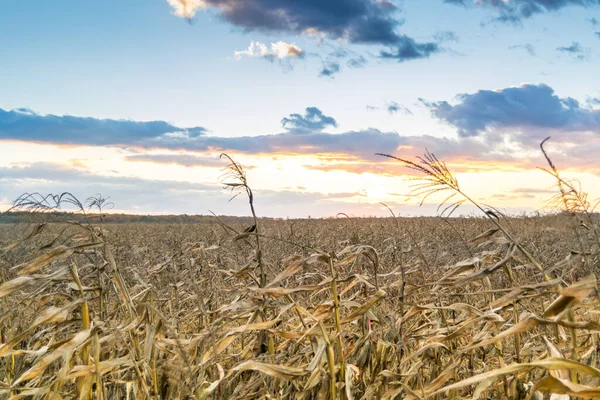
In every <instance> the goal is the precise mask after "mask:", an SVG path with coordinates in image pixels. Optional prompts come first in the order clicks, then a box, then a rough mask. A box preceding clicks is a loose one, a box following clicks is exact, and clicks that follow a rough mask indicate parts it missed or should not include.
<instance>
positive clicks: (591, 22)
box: [588, 18, 600, 26]
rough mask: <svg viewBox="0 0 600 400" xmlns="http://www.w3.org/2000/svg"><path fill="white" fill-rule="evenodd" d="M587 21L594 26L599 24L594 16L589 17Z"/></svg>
mask: <svg viewBox="0 0 600 400" xmlns="http://www.w3.org/2000/svg"><path fill="white" fill-rule="evenodd" d="M588 22H589V23H590V24H592V25H594V26H598V25H600V21H598V20H597V19H596V18H589V19H588Z"/></svg>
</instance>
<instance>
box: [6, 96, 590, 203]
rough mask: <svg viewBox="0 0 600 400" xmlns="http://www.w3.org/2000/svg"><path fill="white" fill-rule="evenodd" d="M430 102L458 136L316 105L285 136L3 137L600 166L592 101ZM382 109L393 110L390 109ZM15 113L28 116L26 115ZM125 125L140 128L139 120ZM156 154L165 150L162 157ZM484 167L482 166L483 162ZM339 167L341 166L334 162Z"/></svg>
mask: <svg viewBox="0 0 600 400" xmlns="http://www.w3.org/2000/svg"><path fill="white" fill-rule="evenodd" d="M424 104H425V105H426V106H427V107H428V108H429V109H430V112H431V113H432V115H433V116H434V117H436V118H438V119H439V120H441V121H443V122H445V123H447V124H449V125H451V126H454V127H455V128H457V130H458V132H459V137H457V138H443V137H435V136H428V135H400V134H399V133H397V132H383V131H380V130H377V129H372V128H370V129H364V130H358V131H346V132H342V133H336V134H332V133H326V132H323V130H324V129H326V128H328V127H334V126H337V121H336V120H335V119H334V118H332V117H330V116H327V115H325V114H324V113H323V112H322V111H321V110H319V109H318V108H316V107H309V108H308V109H307V110H306V111H305V112H304V113H303V114H291V115H289V116H288V117H286V118H284V119H283V120H282V124H283V125H284V128H285V129H286V130H287V131H286V132H284V133H275V134H267V135H258V136H244V137H219V136H209V135H208V134H202V135H198V136H195V137H190V135H187V134H180V133H177V134H161V133H156V134H154V135H160V136H158V137H157V138H154V136H152V137H150V138H147V136H143V137H142V138H139V137H137V136H134V135H132V134H131V132H129V131H127V129H125V128H128V127H129V126H130V125H128V124H126V125H124V126H121V125H119V127H120V128H121V130H120V131H118V132H116V131H111V132H110V135H107V134H106V133H105V132H103V131H102V129H100V128H101V126H102V125H101V123H102V121H104V120H94V119H93V118H80V119H77V121H78V122H80V127H79V128H80V129H78V130H66V131H64V132H63V131H61V134H60V135H54V134H48V133H46V132H54V131H56V127H55V125H56V121H55V119H56V117H55V116H39V115H37V114H31V115H33V116H35V117H36V118H35V119H34V122H35V124H32V123H31V121H30V120H29V119H27V118H25V119H19V120H18V122H19V123H17V124H16V125H15V124H12V125H10V129H6V128H7V127H6V125H5V123H4V120H2V119H0V140H2V139H4V140H15V141H24V142H42V143H52V144H57V145H62V144H68V145H82V146H84V145H99V146H112V147H120V148H130V149H132V148H134V149H136V151H137V152H138V153H137V154H134V155H130V157H129V158H126V159H125V160H124V161H129V162H134V161H138V162H141V161H145V162H154V163H159V164H161V163H162V164H177V165H183V166H190V167H192V166H206V167H216V166H217V165H218V164H217V163H216V161H215V159H214V157H213V156H214V155H216V154H219V153H221V152H228V153H230V154H246V155H256V156H261V155H273V156H275V155H285V156H291V157H293V156H304V155H311V156H318V157H324V158H325V159H327V163H326V165H323V166H322V168H317V169H321V170H331V169H342V170H348V171H351V172H356V173H362V172H360V171H363V172H365V171H368V170H371V171H374V173H375V172H376V171H377V168H376V167H373V166H370V167H369V166H368V164H369V163H372V162H373V161H376V162H378V163H380V162H381V159H380V158H379V157H376V156H374V153H389V154H397V155H400V156H402V157H410V156H416V155H421V154H422V152H423V150H424V149H425V148H427V149H429V150H431V151H433V152H435V153H436V155H438V156H440V157H442V158H443V159H444V160H447V161H454V162H458V163H459V164H460V165H465V163H468V164H469V165H470V167H469V168H473V170H477V169H478V168H486V165H487V164H485V163H489V162H492V164H490V165H492V166H494V167H497V166H498V165H500V163H507V164H506V165H505V166H503V168H509V167H510V168H515V167H518V168H530V167H532V166H535V165H544V161H543V159H540V157H539V156H540V154H539V142H540V141H541V140H543V139H544V138H545V137H547V136H548V135H552V137H553V140H552V145H551V146H550V147H552V148H553V150H552V155H553V159H554V160H555V162H556V163H557V165H559V166H560V167H561V168H562V167H573V168H580V169H585V170H588V171H592V170H594V171H595V170H598V169H599V167H598V166H597V156H598V154H600V135H599V133H600V108H596V109H595V108H593V107H594V103H593V102H592V100H590V101H589V102H588V103H586V104H580V103H578V102H577V101H576V100H574V99H572V98H568V97H567V98H561V97H558V96H557V95H556V94H554V91H553V90H552V88H550V87H548V86H546V85H521V86H519V87H513V88H507V89H502V90H497V91H489V90H481V91H478V92H476V93H473V94H463V95H460V96H458V102H457V103H455V104H450V103H448V102H446V101H439V102H424ZM384 107H385V109H387V105H384ZM381 108H383V107H381ZM17 113H21V114H25V115H30V114H27V113H26V112H24V111H17ZM11 115H12V114H11ZM45 118H48V128H49V129H46V127H45V121H46V120H45ZM82 121H85V122H86V124H87V125H85V124H83V122H82ZM90 121H92V122H90ZM126 122H128V123H132V124H133V126H134V127H135V126H137V125H135V123H134V122H133V121H126ZM88 125H89V126H94V127H96V130H95V131H94V132H95V133H96V134H94V135H87V134H82V133H81V132H85V131H86V129H85V128H86V126H88ZM109 125H110V124H109ZM110 126H112V125H110ZM31 127H35V130H31ZM177 129H180V128H177V127H172V128H170V129H169V130H177ZM65 132H66V133H65ZM474 136H477V137H474ZM99 138H100V139H99ZM554 144H556V146H554ZM1 145H2V144H1V142H0V146H1ZM144 149H146V150H147V149H152V152H151V153H150V154H143V151H144ZM157 150H160V151H161V152H160V153H159V154H157ZM176 152H179V153H176ZM536 157H537V158H536ZM536 159H537V161H535V160H536ZM480 162H484V164H477V163H480ZM336 163H337V164H338V165H332V164H336ZM342 163H346V164H348V165H341V164H342ZM473 163H475V164H473ZM257 168H258V167H257ZM461 168H465V167H464V166H463V167H461ZM1 192H2V191H1V190H0V193H1Z"/></svg>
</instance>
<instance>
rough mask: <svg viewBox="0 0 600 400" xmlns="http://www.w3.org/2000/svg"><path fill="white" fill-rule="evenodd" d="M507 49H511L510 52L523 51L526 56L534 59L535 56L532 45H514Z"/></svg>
mask: <svg viewBox="0 0 600 400" xmlns="http://www.w3.org/2000/svg"><path fill="white" fill-rule="evenodd" d="M509 49H511V50H515V49H523V50H525V51H526V52H527V54H529V55H530V56H532V57H535V55H536V51H535V47H533V45H532V44H529V43H523V44H516V45H514V46H510V47H509Z"/></svg>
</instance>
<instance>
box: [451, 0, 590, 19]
mask: <svg viewBox="0 0 600 400" xmlns="http://www.w3.org/2000/svg"><path fill="white" fill-rule="evenodd" d="M444 2H445V3H449V4H455V5H460V6H464V7H470V6H473V5H476V6H481V7H489V8H493V9H495V10H496V11H498V12H499V13H500V16H499V17H498V18H497V20H498V21H502V22H509V23H519V22H520V21H521V20H522V19H527V18H531V17H533V16H535V15H537V14H543V13H547V12H556V11H559V10H561V9H563V8H565V7H569V6H580V7H584V8H588V7H594V6H598V5H600V0H444Z"/></svg>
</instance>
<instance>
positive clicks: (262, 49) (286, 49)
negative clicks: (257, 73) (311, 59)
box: [234, 40, 304, 60]
mask: <svg viewBox="0 0 600 400" xmlns="http://www.w3.org/2000/svg"><path fill="white" fill-rule="evenodd" d="M234 54H235V57H236V58H237V59H238V60H239V59H240V58H242V57H244V56H248V57H262V58H269V59H275V58H276V59H279V60H283V59H284V58H288V57H291V58H297V57H302V56H303V55H304V51H303V50H302V49H301V48H300V47H298V46H296V45H295V44H290V43H286V42H283V41H281V40H280V41H278V42H273V43H271V47H270V48H269V47H267V45H266V44H264V43H260V42H255V41H252V42H250V46H248V48H247V49H246V50H241V51H236V52H235V53H234Z"/></svg>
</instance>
